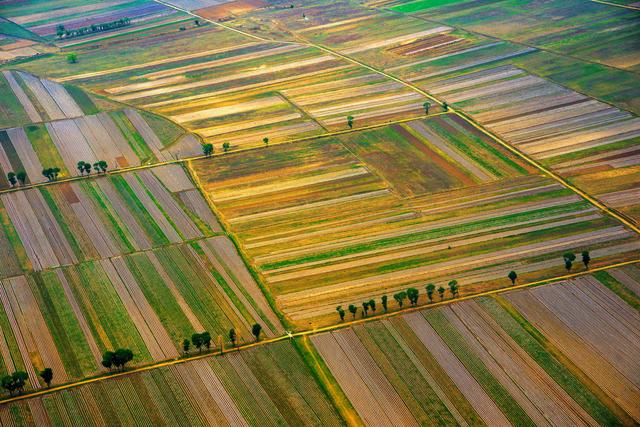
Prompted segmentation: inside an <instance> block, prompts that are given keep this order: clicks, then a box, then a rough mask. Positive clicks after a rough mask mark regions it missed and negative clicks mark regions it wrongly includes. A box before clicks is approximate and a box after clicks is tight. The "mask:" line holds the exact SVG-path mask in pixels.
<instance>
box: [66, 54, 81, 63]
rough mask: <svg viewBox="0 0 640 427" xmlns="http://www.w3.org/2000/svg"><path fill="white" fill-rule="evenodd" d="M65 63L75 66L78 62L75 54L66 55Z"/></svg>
mask: <svg viewBox="0 0 640 427" xmlns="http://www.w3.org/2000/svg"><path fill="white" fill-rule="evenodd" d="M67 62H68V63H69V64H75V63H76V62H78V55H77V54H76V53H70V54H68V55H67Z"/></svg>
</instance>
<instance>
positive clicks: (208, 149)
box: [202, 144, 213, 157]
mask: <svg viewBox="0 0 640 427" xmlns="http://www.w3.org/2000/svg"><path fill="white" fill-rule="evenodd" d="M202 154H204V155H205V156H207V157H209V156H211V155H212V154H213V144H202Z"/></svg>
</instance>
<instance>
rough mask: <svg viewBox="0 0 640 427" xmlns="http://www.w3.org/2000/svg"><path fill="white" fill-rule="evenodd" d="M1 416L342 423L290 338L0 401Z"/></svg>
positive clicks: (85, 421) (55, 421) (36, 420)
mask: <svg viewBox="0 0 640 427" xmlns="http://www.w3.org/2000/svg"><path fill="white" fill-rule="evenodd" d="M0 417H1V418H2V421H3V423H4V422H7V423H16V424H23V425H39V426H48V425H60V424H63V423H64V422H66V421H68V420H73V421H74V422H75V423H79V424H82V425H86V426H89V425H91V426H93V425H105V424H114V423H118V424H122V425H132V424H136V421H139V420H149V422H151V423H153V424H154V425H180V424H183V423H185V422H186V423H187V424H189V425H200V426H205V425H210V426H221V425H233V426H248V425H291V426H299V425H327V426H339V425H343V420H341V419H340V418H339V416H338V413H337V411H336V410H335V408H334V407H333V405H332V404H331V402H330V401H329V399H328V398H327V396H326V394H325V393H324V391H323V390H322V388H321V387H320V385H319V384H318V383H316V382H315V380H314V376H313V374H312V372H311V371H310V369H309V368H308V367H307V365H306V364H305V362H304V360H303V359H302V357H301V356H300V355H299V354H298V352H297V351H296V349H295V348H294V347H293V345H292V344H289V343H286V342H280V343H274V344H270V345H268V346H264V347H260V348H255V349H251V350H247V351H243V352H241V353H237V354H228V355H225V356H222V357H213V358H206V359H201V360H197V361H191V362H187V363H184V364H179V365H174V366H171V367H164V368H159V369H153V370H151V371H148V372H144V373H137V374H133V375H127V376H125V377H122V378H118V379H111V380H107V381H104V382H100V383H94V384H88V385H83V386H80V387H77V388H73V389H69V390H65V391H61V392H57V393H52V394H49V395H47V396H44V397H37V398H32V399H29V400H26V401H22V402H19V403H16V404H8V405H2V406H0Z"/></svg>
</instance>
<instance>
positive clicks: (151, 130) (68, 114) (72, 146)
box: [0, 71, 202, 189]
mask: <svg viewBox="0 0 640 427" xmlns="http://www.w3.org/2000/svg"><path fill="white" fill-rule="evenodd" d="M0 90H1V91H2V92H3V93H4V94H6V97H5V98H3V100H2V102H1V103H0V110H1V112H2V115H1V117H0V123H1V124H2V125H3V127H5V129H1V130H0V174H1V175H2V176H1V177H0V189H2V188H7V187H9V185H10V183H9V182H7V179H6V178H7V174H8V173H9V172H14V173H17V172H18V171H24V172H26V174H27V179H26V180H25V181H26V182H25V183H26V184H35V183H41V182H45V181H47V178H46V177H45V176H44V175H43V174H42V171H43V169H45V168H51V167H58V168H59V169H60V173H59V175H58V178H65V177H69V176H74V175H78V174H80V172H79V171H78V170H76V169H77V164H78V162H80V161H84V162H87V163H89V164H93V163H95V162H98V161H99V160H104V161H106V162H107V167H108V169H109V170H114V169H120V168H126V167H132V166H138V165H141V164H149V163H156V162H159V161H165V160H171V159H175V158H178V157H189V156H194V155H199V154H201V153H202V149H201V146H200V142H199V141H198V140H197V139H196V138H195V137H193V136H192V135H187V134H186V132H185V131H184V129H182V128H181V127H179V126H177V125H176V124H175V123H173V122H171V121H168V120H166V119H164V118H162V117H160V116H157V115H154V114H151V113H148V112H145V111H139V110H135V109H132V108H125V109H121V106H118V105H117V104H114V103H112V102H109V101H105V100H103V99H101V98H96V97H93V96H91V95H90V94H87V93H86V92H84V91H82V90H81V89H79V88H78V87H76V86H72V85H62V84H60V83H56V82H53V81H51V80H48V79H43V78H38V77H36V76H33V75H31V74H28V73H24V72H21V71H13V72H12V71H3V72H2V75H0ZM23 123H27V124H26V125H23V126H17V127H16V125H20V124H23Z"/></svg>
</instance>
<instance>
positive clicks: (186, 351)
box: [182, 338, 191, 354]
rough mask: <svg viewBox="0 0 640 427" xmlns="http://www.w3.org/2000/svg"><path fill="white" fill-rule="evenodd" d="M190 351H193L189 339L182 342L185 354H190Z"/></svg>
mask: <svg viewBox="0 0 640 427" xmlns="http://www.w3.org/2000/svg"><path fill="white" fill-rule="evenodd" d="M189 349H191V341H189V339H188V338H185V339H184V340H183V341H182V351H183V352H184V354H188V353H189Z"/></svg>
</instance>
